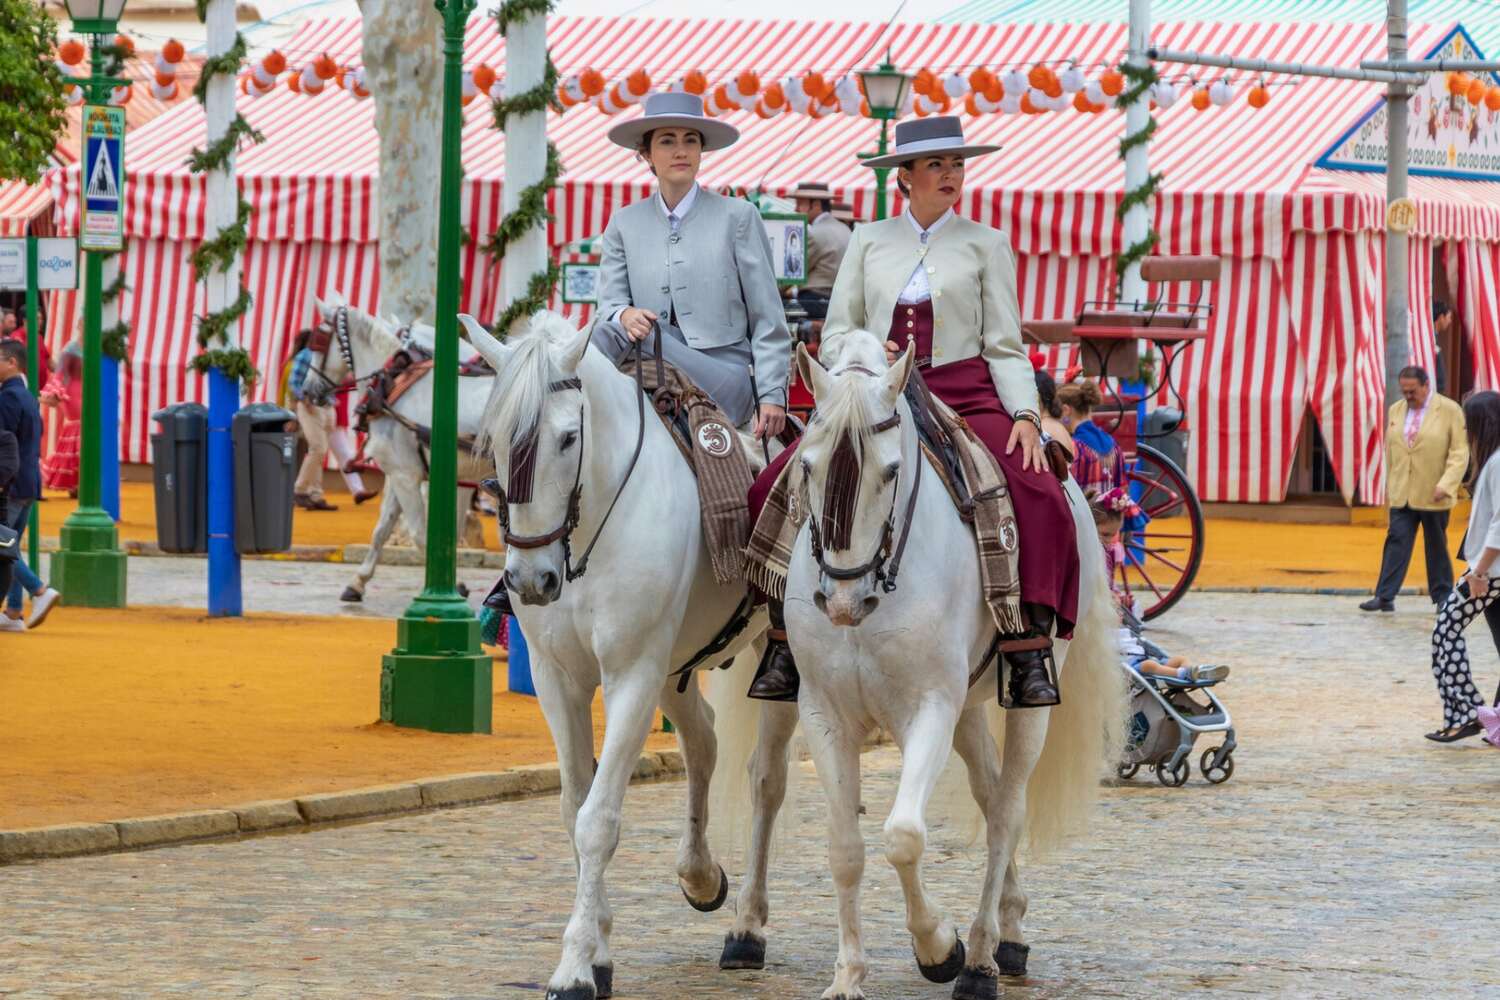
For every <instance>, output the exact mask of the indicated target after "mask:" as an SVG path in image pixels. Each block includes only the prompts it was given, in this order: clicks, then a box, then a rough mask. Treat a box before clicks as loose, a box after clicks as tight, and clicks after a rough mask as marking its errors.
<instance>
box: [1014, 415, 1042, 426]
mask: <svg viewBox="0 0 1500 1000" xmlns="http://www.w3.org/2000/svg"><path fill="white" fill-rule="evenodd" d="M1015 419H1017V420H1024V421H1026V422H1027V423H1028V424H1030V425H1031V426H1033V427H1035V428H1036V429H1037V430H1038V431H1040V430H1041V429H1042V418H1041V417H1040V416H1038V415H1037V414H1036V412H1035V411H1034V410H1017V411H1016V414H1015Z"/></svg>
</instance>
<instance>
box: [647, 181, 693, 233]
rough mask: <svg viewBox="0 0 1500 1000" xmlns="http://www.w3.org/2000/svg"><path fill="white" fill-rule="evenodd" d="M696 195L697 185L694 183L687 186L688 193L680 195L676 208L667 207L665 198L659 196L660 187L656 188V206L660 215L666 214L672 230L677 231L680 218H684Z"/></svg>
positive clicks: (680, 223) (680, 224) (680, 221)
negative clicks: (680, 198)
mask: <svg viewBox="0 0 1500 1000" xmlns="http://www.w3.org/2000/svg"><path fill="white" fill-rule="evenodd" d="M697 197H698V185H697V184H694V185H693V186H692V187H690V188H688V193H687V194H685V195H683V196H682V200H681V201H679V202H678V203H677V207H676V208H668V207H667V199H665V198H663V197H662V196H661V190H660V189H658V190H657V192H656V207H657V208H659V209H661V214H662V215H664V216H666V218H667V225H669V226H671V227H672V232H674V233H675V232H677V230H678V228H680V227H681V226H682V220H683V219H684V218H686V217H687V214H688V212H689V211H691V210H692V207H693V199H695V198H697Z"/></svg>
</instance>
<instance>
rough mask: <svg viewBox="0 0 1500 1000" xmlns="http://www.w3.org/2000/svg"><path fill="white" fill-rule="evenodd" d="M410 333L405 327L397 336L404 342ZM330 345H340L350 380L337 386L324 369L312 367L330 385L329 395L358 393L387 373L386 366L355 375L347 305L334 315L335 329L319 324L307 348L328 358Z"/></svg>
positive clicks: (325, 323)
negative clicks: (363, 387)
mask: <svg viewBox="0 0 1500 1000" xmlns="http://www.w3.org/2000/svg"><path fill="white" fill-rule="evenodd" d="M410 332H411V327H410V326H404V327H402V328H401V329H400V330H398V331H396V335H397V336H398V337H400V338H401V339H402V341H403V342H404V341H405V339H406V335H408V334H410ZM330 343H337V344H338V347H339V355H340V356H341V357H342V358H343V359H344V365H345V366H346V367H347V368H348V369H349V375H350V378H349V379H348V380H346V381H345V382H343V383H342V384H337V383H335V382H334V381H333V379H332V378H331V377H329V375H328V373H327V372H325V371H324V370H323V369H321V368H318V367H317V366H312V365H310V366H309V370H310V371H312V372H314V373H315V374H316V375H317V376H318V377H319V378H321V379H322V380H323V381H324V382H326V383H328V385H329V387H330V388H329V390H328V395H330V396H337V395H342V394H343V393H346V392H356V391H358V390H359V387H360V386H361V385H363V384H364V383H366V382H372V381H374V380H375V379H377V378H379V377H380V376H381V374H382V373H383V372H384V371H385V366H384V365H382V366H381V367H379V368H377V369H375V370H374V371H372V372H370V373H369V374H368V375H355V374H354V345H353V343H352V342H351V341H350V340H349V307H348V306H346V305H345V306H339V307H338V311H336V312H335V313H334V314H333V329H331V330H330V329H329V328H328V323H327V321H326V320H325V321H324V322H322V323H319V324H318V328H317V329H316V330H314V331H313V335H312V336H311V337H310V338H308V342H307V346H308V347H311V348H312V349H313V351H314V352H315V353H318V354H322V355H323V357H325V358H326V357H328V347H329V345H330Z"/></svg>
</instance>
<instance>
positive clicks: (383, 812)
mask: <svg viewBox="0 0 1500 1000" xmlns="http://www.w3.org/2000/svg"><path fill="white" fill-rule="evenodd" d="M297 808H298V809H299V810H301V812H302V816H303V818H304V819H306V820H307V822H309V823H330V822H334V821H336V820H341V819H363V818H364V817H366V816H389V815H391V814H392V813H402V812H411V811H412V810H413V809H420V808H422V789H421V786H420V785H418V784H416V783H415V782H411V783H406V784H399V785H376V786H375V787H373V788H356V789H354V790H353V791H349V792H329V793H327V794H325V795H308V796H304V797H301V798H298V799H297Z"/></svg>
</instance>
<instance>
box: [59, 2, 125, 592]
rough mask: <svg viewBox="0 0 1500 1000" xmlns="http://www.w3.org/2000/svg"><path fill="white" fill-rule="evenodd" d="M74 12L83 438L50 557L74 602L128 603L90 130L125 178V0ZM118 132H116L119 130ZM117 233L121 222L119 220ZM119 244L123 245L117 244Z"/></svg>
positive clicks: (71, 7) (83, 5) (73, 7)
mask: <svg viewBox="0 0 1500 1000" xmlns="http://www.w3.org/2000/svg"><path fill="white" fill-rule="evenodd" d="M67 7H68V16H69V17H70V18H71V19H72V21H73V30H74V31H75V32H77V33H78V34H81V35H88V36H89V71H90V72H89V76H88V77H87V78H86V79H83V80H80V81H78V83H79V85H80V86H81V87H83V90H84V96H85V104H84V109H83V110H84V114H83V140H82V141H83V150H82V152H83V155H81V156H80V157H79V164H80V167H79V170H80V173H79V191H80V193H79V197H80V198H81V199H83V200H84V206H85V211H84V212H82V213H80V220H81V225H82V227H83V230H84V232H83V233H82V236H83V237H84V246H83V249H84V251H85V257H84V298H83V389H84V392H83V413H82V417H83V425H82V427H81V431H82V442H81V445H80V448H79V463H78V506H77V507H76V508H75V509H74V511H73V513H71V514H69V515H68V519H67V520H66V521H65V522H63V526H62V531H61V546H60V549H59V551H58V552H57V553H56V554H55V555H54V556H53V557H52V573H51V577H52V585H53V586H55V587H56V588H57V589H58V590H59V591H60V592H61V593H62V595H63V601H64V602H65V603H67V604H70V605H76V606H83V607H92V608H122V607H124V606H125V553H124V552H123V551H121V550H120V543H119V537H118V534H117V532H116V530H115V522H114V519H113V518H111V517H110V516H109V513H108V512H107V511H106V510H105V509H104V508H103V506H102V505H101V503H100V478H101V477H100V466H99V456H100V449H101V441H100V432H101V427H100V424H101V419H100V418H101V415H102V411H101V408H100V398H101V395H102V392H101V390H102V388H103V386H102V383H101V377H102V374H103V367H104V366H103V363H102V356H103V352H102V349H101V327H102V326H103V323H102V317H103V312H104V306H103V302H102V293H103V284H104V258H103V256H101V254H100V252H98V250H97V249H96V250H93V251H90V250H89V243H90V241H91V240H90V237H91V236H92V237H93V238H94V239H98V237H99V234H97V233H94V234H91V233H90V232H89V228H90V227H89V225H88V220H89V212H88V201H89V199H88V194H89V189H90V188H91V187H92V186H93V185H92V183H91V182H92V181H93V178H92V177H91V176H90V171H89V166H90V162H89V157H88V153H89V150H90V148H91V147H90V137H91V135H100V134H103V135H106V136H107V137H113V138H115V139H116V140H117V144H116V145H114V146H113V147H111V148H113V150H114V154H113V156H114V158H115V162H113V163H112V164H107V166H109V167H112V168H113V170H114V171H116V172H117V176H118V177H119V178H120V179H121V180H123V177H124V169H123V166H122V165H121V164H120V162H119V156H120V154H121V153H122V152H123V148H124V114H123V111H122V110H121V109H115V108H108V107H106V105H107V104H108V102H109V95H110V91H111V90H113V89H114V88H115V87H118V86H122V85H124V84H125V83H126V81H124V80H119V79H115V78H113V77H110V76H108V75H106V73H105V67H104V62H105V59H106V58H107V55H106V53H105V52H102V51H101V49H102V48H103V47H104V45H105V44H106V43H107V42H108V40H109V39H108V36H110V35H113V34H114V33H115V30H116V28H117V27H118V25H119V22H120V15H121V14H122V13H123V12H124V10H125V0H67ZM116 133H117V134H116ZM109 183H110V184H113V185H114V187H115V188H116V190H115V191H114V192H113V193H114V195H115V196H116V199H117V200H118V199H119V197H120V196H121V195H123V193H124V192H123V191H122V190H118V188H119V186H120V185H119V184H118V183H117V182H115V180H114V176H111V177H110V180H109ZM114 231H115V240H116V241H117V240H118V234H119V223H118V221H116V222H115V226H114ZM108 242H109V236H108V234H105V236H104V238H103V240H102V242H97V243H95V244H94V245H95V246H96V247H99V248H103V247H104V244H107V243H108ZM115 249H118V246H117V245H116V246H115Z"/></svg>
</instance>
